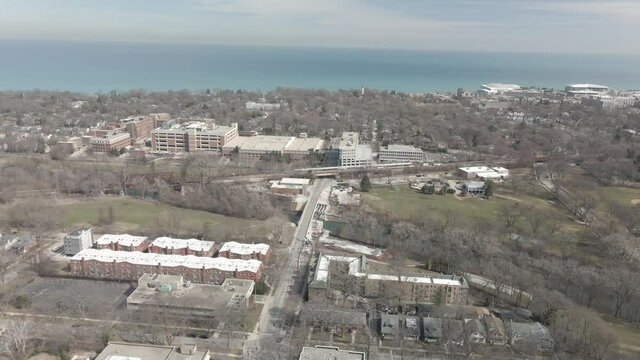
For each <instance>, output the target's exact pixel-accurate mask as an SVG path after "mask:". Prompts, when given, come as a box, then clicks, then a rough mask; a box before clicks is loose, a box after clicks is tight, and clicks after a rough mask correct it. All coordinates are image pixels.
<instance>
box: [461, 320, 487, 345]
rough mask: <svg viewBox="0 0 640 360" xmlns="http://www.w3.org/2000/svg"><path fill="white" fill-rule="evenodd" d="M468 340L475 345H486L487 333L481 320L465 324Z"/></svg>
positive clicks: (469, 321)
mask: <svg viewBox="0 0 640 360" xmlns="http://www.w3.org/2000/svg"><path fill="white" fill-rule="evenodd" d="M464 329H465V333H466V335H467V336H466V340H467V341H469V342H470V343H473V344H486V343H487V331H486V330H485V328H484V324H483V323H482V321H481V320H480V319H472V320H468V321H467V322H466V323H465V324H464Z"/></svg>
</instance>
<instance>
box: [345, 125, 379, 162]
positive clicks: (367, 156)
mask: <svg viewBox="0 0 640 360" xmlns="http://www.w3.org/2000/svg"><path fill="white" fill-rule="evenodd" d="M337 151H338V157H339V159H340V160H339V164H340V166H344V167H364V166H371V164H372V163H373V152H372V151H371V145H369V144H361V143H360V134H358V133H356V132H344V133H342V137H341V138H340V142H339V143H338V147H337Z"/></svg>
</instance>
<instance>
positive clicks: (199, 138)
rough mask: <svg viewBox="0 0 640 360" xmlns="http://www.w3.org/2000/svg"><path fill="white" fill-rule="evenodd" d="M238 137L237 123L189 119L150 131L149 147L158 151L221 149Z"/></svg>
mask: <svg viewBox="0 0 640 360" xmlns="http://www.w3.org/2000/svg"><path fill="white" fill-rule="evenodd" d="M237 137H238V124H236V123H233V124H231V126H222V125H216V124H214V123H213V122H206V121H190V122H185V123H182V124H174V125H172V126H168V127H166V128H157V129H155V130H153V131H152V132H151V147H152V149H153V151H158V152H170V153H175V152H198V151H221V150H222V147H223V146H224V145H225V144H227V143H229V142H231V141H232V140H233V139H235V138H237Z"/></svg>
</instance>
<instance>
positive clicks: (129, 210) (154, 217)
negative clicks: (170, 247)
mask: <svg viewBox="0 0 640 360" xmlns="http://www.w3.org/2000/svg"><path fill="white" fill-rule="evenodd" d="M61 208H62V209H63V210H64V214H65V215H64V226H65V228H66V229H67V230H70V229H73V228H75V227H78V226H83V225H95V224H97V223H98V217H99V212H100V209H102V212H103V214H104V216H106V215H107V213H108V209H109V208H112V209H113V213H114V219H115V221H114V225H112V229H110V230H112V231H118V232H126V231H147V230H149V229H152V228H153V227H155V226H157V225H158V222H159V221H162V220H161V219H162V218H163V217H164V216H167V215H170V216H172V217H178V218H180V228H181V229H182V230H183V232H185V234H188V233H197V232H200V231H201V230H202V228H203V224H205V223H208V224H209V228H210V229H211V235H212V236H215V237H217V238H220V237H224V236H226V235H228V234H229V235H239V234H245V235H246V236H248V237H263V236H265V235H266V234H268V232H269V226H268V224H267V222H266V221H258V220H247V219H239V218H233V217H229V216H224V215H220V214H213V213H209V212H206V211H198V210H189V209H182V208H177V207H172V206H169V205H166V204H162V203H159V202H155V201H149V200H141V199H136V198H104V199H91V200H86V201H78V202H75V203H71V204H67V205H61Z"/></svg>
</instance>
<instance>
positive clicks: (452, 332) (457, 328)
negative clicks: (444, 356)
mask: <svg viewBox="0 0 640 360" xmlns="http://www.w3.org/2000/svg"><path fill="white" fill-rule="evenodd" d="M442 337H443V338H444V339H445V341H446V342H447V343H448V344H455V345H462V344H464V341H465V333H464V321H462V320H458V319H448V318H444V319H442Z"/></svg>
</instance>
